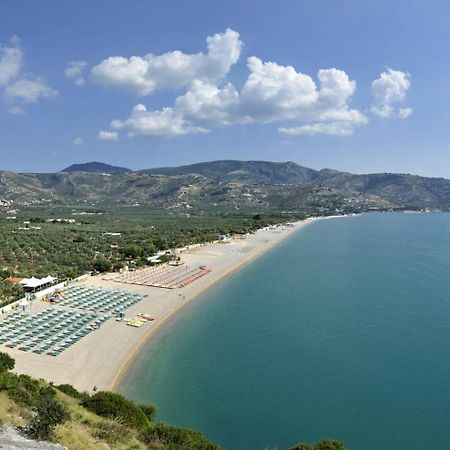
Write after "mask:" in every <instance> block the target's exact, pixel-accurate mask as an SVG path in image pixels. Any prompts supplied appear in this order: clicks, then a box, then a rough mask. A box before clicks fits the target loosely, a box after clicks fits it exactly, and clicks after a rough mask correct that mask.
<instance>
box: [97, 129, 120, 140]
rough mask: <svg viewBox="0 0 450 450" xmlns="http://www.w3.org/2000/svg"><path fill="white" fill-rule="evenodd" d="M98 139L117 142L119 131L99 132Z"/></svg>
mask: <svg viewBox="0 0 450 450" xmlns="http://www.w3.org/2000/svg"><path fill="white" fill-rule="evenodd" d="M97 137H98V138H99V139H100V140H102V141H117V139H118V138H119V135H118V133H117V131H99V132H98V136H97Z"/></svg>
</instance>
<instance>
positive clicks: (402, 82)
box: [371, 68, 412, 119]
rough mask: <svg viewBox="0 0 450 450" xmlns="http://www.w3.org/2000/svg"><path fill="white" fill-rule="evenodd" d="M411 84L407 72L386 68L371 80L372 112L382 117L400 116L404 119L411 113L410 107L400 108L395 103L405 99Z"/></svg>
mask: <svg viewBox="0 0 450 450" xmlns="http://www.w3.org/2000/svg"><path fill="white" fill-rule="evenodd" d="M410 86H411V82H410V75H409V73H407V72H402V71H400V70H393V69H390V68H388V69H387V71H385V72H382V73H381V74H380V77H379V78H377V79H376V80H374V81H373V82H372V96H373V106H372V108H371V111H372V113H373V114H375V115H377V116H379V117H382V118H385V119H387V118H390V117H400V118H401V119H405V118H406V117H408V116H410V115H411V113H412V109H411V108H400V109H398V110H397V108H396V104H398V103H401V102H403V101H404V100H405V97H406V93H407V92H408V89H409V87H410Z"/></svg>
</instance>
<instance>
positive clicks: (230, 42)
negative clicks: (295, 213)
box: [91, 29, 242, 96]
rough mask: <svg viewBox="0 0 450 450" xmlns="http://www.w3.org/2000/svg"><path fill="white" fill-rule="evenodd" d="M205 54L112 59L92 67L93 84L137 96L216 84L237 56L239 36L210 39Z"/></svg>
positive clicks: (227, 34) (227, 33)
mask: <svg viewBox="0 0 450 450" xmlns="http://www.w3.org/2000/svg"><path fill="white" fill-rule="evenodd" d="M206 43H207V50H208V51H207V53H203V52H200V53H196V54H185V53H183V52H181V51H179V50H175V51H172V52H168V53H164V54H162V55H153V54H147V55H145V56H142V57H141V56H131V57H129V58H127V57H124V56H111V57H109V58H107V59H105V60H103V61H102V62H101V63H100V64H98V65H96V66H94V67H93V68H92V70H91V77H92V80H93V81H94V82H95V83H97V84H100V85H103V86H106V87H111V88H118V89H123V90H126V91H129V92H133V93H134V94H136V95H139V96H145V95H148V94H150V93H151V92H153V91H154V90H156V89H178V88H182V87H185V86H188V85H190V84H191V83H192V82H193V81H194V80H202V81H205V82H217V81H219V80H221V79H222V78H224V77H225V76H226V75H227V74H228V72H229V70H230V68H231V66H232V65H233V64H235V63H236V62H237V61H238V59H239V56H240V53H241V48H242V42H241V40H240V38H239V33H237V32H236V31H233V30H231V29H227V30H226V31H225V32H224V33H220V34H215V35H214V36H209V37H208V38H207V40H206Z"/></svg>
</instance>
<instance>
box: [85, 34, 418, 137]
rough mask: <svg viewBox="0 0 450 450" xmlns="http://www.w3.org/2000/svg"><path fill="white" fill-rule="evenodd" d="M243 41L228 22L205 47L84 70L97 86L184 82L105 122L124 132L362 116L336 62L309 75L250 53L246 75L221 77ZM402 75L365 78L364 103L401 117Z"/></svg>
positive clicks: (357, 121)
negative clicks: (235, 79)
mask: <svg viewBox="0 0 450 450" xmlns="http://www.w3.org/2000/svg"><path fill="white" fill-rule="evenodd" d="M242 45H243V44H242V42H241V40H240V37H239V33H237V32H236V31H233V30H230V29H227V30H226V31H225V32H224V33H220V34H215V35H214V36H210V37H208V38H207V51H206V52H200V53H196V54H185V53H182V52H180V51H173V52H169V53H165V54H162V55H158V56H155V55H152V54H149V55H145V56H142V57H141V56H132V57H130V58H125V57H123V56H115V57H110V58H107V59H105V60H103V61H102V62H101V63H100V64H98V65H97V66H95V67H93V68H92V70H91V77H92V79H93V81H94V82H96V83H99V84H102V85H104V86H107V87H114V88H120V89H124V90H127V91H129V92H132V93H134V94H136V95H138V96H146V95H149V94H151V93H152V92H154V91H155V90H157V89H180V88H184V89H185V90H184V92H183V93H182V94H181V95H179V96H178V97H177V98H176V99H175V101H174V103H173V104H172V105H167V106H165V107H162V108H160V109H155V110H152V109H150V108H149V109H147V107H146V106H145V105H144V104H143V102H141V103H139V104H137V105H136V106H135V107H134V108H133V109H132V111H131V113H130V115H129V117H128V118H122V119H115V120H113V121H112V122H111V124H110V125H111V128H112V130H114V132H115V133H119V132H123V133H125V134H127V135H128V136H129V137H148V138H151V137H154V138H160V137H166V138H170V137H175V136H181V135H186V134H196V133H207V132H209V131H211V130H212V129H214V128H217V127H224V126H230V125H235V124H252V123H254V124H267V123H273V122H281V126H280V127H279V128H278V130H279V132H280V133H284V134H288V135H319V134H325V135H332V136H340V137H346V136H350V135H351V134H352V133H353V132H354V131H355V129H357V128H358V127H362V126H365V125H367V123H368V122H369V119H368V117H367V116H366V114H364V113H363V112H362V111H361V110H360V109H357V108H355V107H353V106H352V101H353V97H354V94H355V92H356V81H355V80H352V79H351V78H350V77H349V75H348V74H347V73H346V72H345V71H343V70H340V69H337V68H329V69H321V70H319V71H318V73H317V74H316V75H310V74H306V73H302V72H301V71H299V70H297V69H296V68H295V67H293V66H289V65H281V64H278V63H277V62H274V61H263V60H262V59H260V58H258V57H256V56H250V57H249V58H248V59H247V69H248V75H247V78H246V79H245V80H244V82H243V83H242V86H241V87H236V86H235V85H234V84H232V83H230V82H228V81H227V79H226V77H227V75H228V73H229V71H230V70H231V67H232V66H233V64H235V63H236V62H237V61H238V59H239V57H240V54H241V50H242ZM409 78H410V76H409V74H407V73H405V72H400V71H395V70H392V69H387V71H386V72H383V73H382V74H381V75H380V78H379V79H377V80H375V81H373V83H372V94H373V105H372V108H371V111H372V112H373V113H374V114H377V115H379V116H382V117H391V116H395V117H400V118H406V117H408V116H409V115H410V114H411V113H412V109H411V108H409V107H408V108H406V107H400V106H399V104H400V103H401V102H403V101H404V99H405V96H406V92H407V90H408V89H409V86H410V80H409ZM283 122H284V123H283ZM286 123H287V124H286Z"/></svg>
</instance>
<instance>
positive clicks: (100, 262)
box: [93, 256, 111, 272]
mask: <svg viewBox="0 0 450 450" xmlns="http://www.w3.org/2000/svg"><path fill="white" fill-rule="evenodd" d="M93 267H94V269H95V270H97V271H98V272H108V270H109V269H110V268H111V261H109V260H108V259H106V258H105V257H104V256H101V257H99V258H97V259H96V261H95V262H94V265H93Z"/></svg>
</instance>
